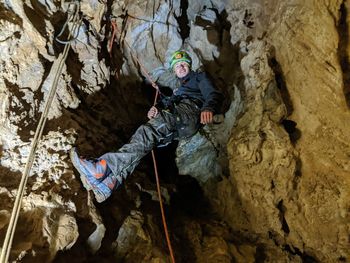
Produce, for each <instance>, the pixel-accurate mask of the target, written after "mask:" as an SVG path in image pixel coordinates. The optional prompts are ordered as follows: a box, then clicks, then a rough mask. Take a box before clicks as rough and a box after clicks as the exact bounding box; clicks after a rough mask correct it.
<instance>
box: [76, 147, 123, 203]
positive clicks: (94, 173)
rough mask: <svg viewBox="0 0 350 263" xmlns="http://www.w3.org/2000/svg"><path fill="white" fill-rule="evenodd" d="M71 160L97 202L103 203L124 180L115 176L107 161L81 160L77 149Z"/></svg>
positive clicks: (84, 184)
mask: <svg viewBox="0 0 350 263" xmlns="http://www.w3.org/2000/svg"><path fill="white" fill-rule="evenodd" d="M70 158H71V161H72V163H73V165H74V167H75V168H76V169H77V170H78V172H79V174H80V180H81V182H82V183H83V186H84V187H85V189H86V190H88V191H89V190H92V191H93V193H94V195H95V198H96V200H97V202H99V203H101V202H103V201H105V200H106V199H107V198H108V197H110V196H111V194H112V192H113V190H114V189H116V188H117V187H118V186H119V185H121V183H122V178H117V177H116V176H114V175H113V174H112V172H111V170H110V169H109V167H108V165H107V162H106V160H104V159H97V160H93V161H90V160H86V159H82V158H79V156H78V153H77V151H76V148H72V149H71V151H70Z"/></svg>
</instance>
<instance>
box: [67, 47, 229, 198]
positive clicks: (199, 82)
mask: <svg viewBox="0 0 350 263" xmlns="http://www.w3.org/2000/svg"><path fill="white" fill-rule="evenodd" d="M191 65H192V59H191V57H190V56H189V54H188V53H187V52H185V51H176V52H174V53H173V54H172V56H171V60H170V67H171V69H172V70H173V72H174V73H175V75H176V77H177V78H178V79H179V80H180V83H181V85H180V87H178V88H176V89H174V90H173V94H172V96H171V97H166V98H163V99H161V100H160V101H159V102H158V104H157V105H156V106H153V107H151V109H150V110H149V111H148V114H147V117H148V118H149V121H148V122H147V123H146V124H144V125H141V126H140V127H139V128H138V129H137V130H136V132H135V133H134V135H133V136H132V137H131V139H130V141H129V143H127V144H125V145H124V146H122V147H121V148H120V149H119V150H118V151H116V152H109V153H106V154H104V155H102V156H101V157H99V158H97V159H95V160H87V159H82V158H79V156H78V153H77V151H76V149H75V148H73V149H72V150H71V152H70V157H71V160H72V163H73V165H74V167H75V168H76V169H77V170H78V172H79V174H80V178H81V181H82V183H83V185H84V187H85V188H86V189H87V190H92V191H93V193H94V195H95V198H96V200H97V201H98V202H103V201H105V200H106V199H107V198H108V197H109V196H110V195H111V194H112V192H113V190H114V189H116V188H117V187H118V186H120V185H121V184H122V181H123V179H124V180H125V179H126V178H127V176H128V175H129V174H131V173H132V172H133V170H134V169H135V167H136V166H137V165H138V163H139V162H140V160H141V158H142V157H144V156H145V155H146V154H147V153H149V152H150V151H151V150H152V149H153V148H155V147H157V146H160V145H166V144H167V143H170V142H172V141H173V140H177V139H182V138H188V137H191V136H193V135H194V134H195V133H196V132H197V131H198V129H199V128H200V126H201V125H204V124H208V123H212V122H213V116H214V114H217V113H219V109H220V107H221V104H222V100H223V96H222V93H221V92H220V91H219V90H218V89H217V88H216V87H215V86H214V85H213V83H212V82H211V81H210V79H209V78H208V76H207V75H206V73H205V72H199V73H197V72H194V71H192V70H191Z"/></svg>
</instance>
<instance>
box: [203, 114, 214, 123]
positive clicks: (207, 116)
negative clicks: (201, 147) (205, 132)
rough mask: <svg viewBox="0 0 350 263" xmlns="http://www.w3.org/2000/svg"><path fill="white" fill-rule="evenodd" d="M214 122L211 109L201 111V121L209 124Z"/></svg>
mask: <svg viewBox="0 0 350 263" xmlns="http://www.w3.org/2000/svg"><path fill="white" fill-rule="evenodd" d="M212 122H213V113H212V112H211V111H202V112H201V123H202V124H208V123H212Z"/></svg>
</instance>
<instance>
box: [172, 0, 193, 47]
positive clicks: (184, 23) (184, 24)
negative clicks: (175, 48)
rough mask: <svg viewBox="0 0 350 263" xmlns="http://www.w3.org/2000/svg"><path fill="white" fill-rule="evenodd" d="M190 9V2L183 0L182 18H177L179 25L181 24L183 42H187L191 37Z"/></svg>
mask: <svg viewBox="0 0 350 263" xmlns="http://www.w3.org/2000/svg"><path fill="white" fill-rule="evenodd" d="M187 9H188V0H181V2H180V10H181V14H180V16H175V18H176V20H177V23H178V24H179V28H180V29H179V34H180V36H181V38H182V41H185V39H186V38H188V36H189V35H190V26H189V20H188V16H187Z"/></svg>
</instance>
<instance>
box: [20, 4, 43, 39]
mask: <svg viewBox="0 0 350 263" xmlns="http://www.w3.org/2000/svg"><path fill="white" fill-rule="evenodd" d="M31 2H32V4H33V1H31ZM34 4H35V5H34V9H32V8H30V7H29V6H28V5H26V4H24V5H23V10H24V12H25V14H26V16H27V17H28V19H29V20H30V22H31V23H32V25H33V26H34V27H35V29H36V30H37V31H38V32H39V33H40V35H41V36H43V37H45V38H48V36H47V32H46V24H45V9H43V7H42V6H41V4H39V3H34Z"/></svg>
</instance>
